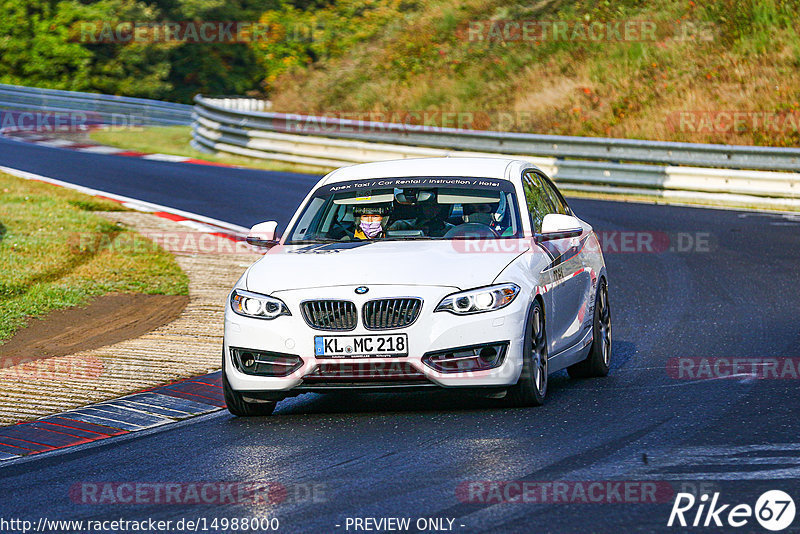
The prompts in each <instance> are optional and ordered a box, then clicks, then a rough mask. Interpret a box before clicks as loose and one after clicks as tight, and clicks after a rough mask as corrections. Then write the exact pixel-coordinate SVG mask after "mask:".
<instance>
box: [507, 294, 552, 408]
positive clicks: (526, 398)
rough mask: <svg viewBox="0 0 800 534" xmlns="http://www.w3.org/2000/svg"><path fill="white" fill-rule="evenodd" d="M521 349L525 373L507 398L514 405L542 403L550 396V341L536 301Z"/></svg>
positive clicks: (510, 390) (509, 391) (540, 306)
mask: <svg viewBox="0 0 800 534" xmlns="http://www.w3.org/2000/svg"><path fill="white" fill-rule="evenodd" d="M528 317H529V320H528V324H527V325H526V328H525V337H524V344H523V349H522V373H521V374H520V377H519V380H518V381H517V383H516V384H515V385H514V386H512V387H511V388H510V389H509V390H508V392H507V394H506V399H507V400H508V402H509V403H510V404H511V405H512V406H541V405H542V404H544V398H545V396H546V395H547V373H548V371H547V343H546V338H545V332H544V311H543V310H542V305H541V304H540V303H539V302H538V301H537V302H535V303H534V305H533V307H532V308H531V312H530V314H529V316H528Z"/></svg>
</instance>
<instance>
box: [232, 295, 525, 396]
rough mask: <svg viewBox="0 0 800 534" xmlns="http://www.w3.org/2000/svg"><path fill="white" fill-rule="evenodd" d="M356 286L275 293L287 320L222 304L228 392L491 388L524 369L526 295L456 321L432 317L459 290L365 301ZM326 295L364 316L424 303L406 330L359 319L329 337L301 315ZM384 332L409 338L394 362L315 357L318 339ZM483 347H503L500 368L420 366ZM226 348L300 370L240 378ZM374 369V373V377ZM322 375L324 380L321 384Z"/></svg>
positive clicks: (515, 377)
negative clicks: (281, 360) (391, 304)
mask: <svg viewBox="0 0 800 534" xmlns="http://www.w3.org/2000/svg"><path fill="white" fill-rule="evenodd" d="M356 287H357V286H338V287H328V288H323V289H320V288H315V289H305V290H292V291H278V292H275V293H273V294H272V296H274V297H277V298H280V299H281V300H283V302H284V303H285V304H286V305H287V306H288V308H289V310H290V311H291V313H292V315H290V316H281V317H278V318H276V319H272V320H264V319H254V318H249V317H243V316H241V315H237V314H236V313H234V312H233V311H232V310H231V309H230V304H228V305H226V310H225V341H224V349H223V354H224V365H225V374H226V376H227V379H228V382H229V383H230V385H231V387H232V388H233V389H234V390H237V391H242V392H275V393H279V392H284V393H285V394H286V395H287V396H289V395H292V394H294V393H298V392H300V391H319V390H327V389H350V388H381V389H383V388H412V387H413V388H418V387H430V386H440V387H447V388H459V387H465V388H493V387H503V386H509V385H512V384H515V383H516V382H517V380H518V378H519V375H520V371H521V368H522V345H523V332H524V322H525V315H526V312H527V308H528V304H529V302H528V300H527V298H526V295H525V294H524V293H521V294H520V295H518V296H517V298H516V299H515V300H514V302H512V303H511V304H510V305H508V306H507V307H505V308H502V309H500V310H496V311H491V312H486V313H478V314H473V315H463V316H461V315H454V314H452V313H449V312H435V313H434V311H433V310H434V309H435V307H436V305H437V304H439V302H440V301H441V300H442V298H444V297H445V296H446V295H448V294H450V293H453V292H454V291H456V289H455V288H452V287H435V286H388V285H387V286H370V291H369V293H368V294H366V295H358V294H356V293H355V288H356ZM323 294H324V297H325V298H334V299H343V300H350V301H352V302H354V303H355V304H356V307H357V309H358V310H361V307H362V305H363V304H364V302H366V301H367V300H372V299H378V298H391V297H404V296H415V297H419V298H422V299H423V304H422V310H421V311H420V315H419V317H418V319H417V320H416V321H415V322H414V323H413V324H411V325H409V326H408V327H405V328H400V329H392V330H387V331H385V332H381V331H375V330H367V329H365V328H364V326H363V322H362V321H361V320H359V323H358V325H357V327H356V328H355V330H351V331H348V332H330V331H321V330H316V329H313V328H311V327H310V326H308V324H306V322H305V320H304V319H303V316H302V314H301V311H300V302H302V301H304V300H309V299H316V298H320V297H321V295H323ZM382 333H387V334H388V333H392V334H397V333H405V334H407V335H408V355H407V356H404V357H398V358H358V359H347V358H342V359H331V358H317V357H315V355H314V337H315V336H320V335H341V334H346V335H354V336H356V335H376V334H382ZM488 343H503V344H505V347H506V348H505V353H504V357H503V359H502V363H501V364H500V365H499V366H498V367H494V368H492V369H487V370H481V371H465V372H441V371H437V370H436V369H433V368H432V367H430V366H428V365H426V364H425V363H423V356H424V355H425V354H428V353H431V352H434V351H442V350H447V349H453V348H456V347H465V346H472V345H481V344H488ZM231 347H236V348H243V349H250V350H256V351H266V352H274V353H282V354H294V355H297V356H299V357H300V358H301V359H302V365H300V367H299V368H297V369H296V370H295V371H293V372H292V373H291V374H289V375H287V376H283V377H271V376H254V375H252V374H245V373H244V372H242V371H240V370H239V369H237V366H236V365H234V363H233V361H232V357H231ZM349 366H356V367H357V368H358V372H357V373H356V374H357V375H363V376H355V375H353V374H352V373H350V374H348V367H349ZM332 369H333V372H334V374H336V373H337V372H338V373H340V374H341V373H344V378H342V376H339V377H333V378H331V377H332V375H331V370H332ZM372 369H378V371H377V372H371V370H372ZM382 370H383V371H382ZM388 371H391V372H388ZM320 375H321V376H320ZM370 375H372V376H370ZM354 376H355V378H354ZM326 377H328V378H329V379H327V380H326ZM348 377H349V378H348ZM350 378H352V379H350ZM292 390H295V391H292Z"/></svg>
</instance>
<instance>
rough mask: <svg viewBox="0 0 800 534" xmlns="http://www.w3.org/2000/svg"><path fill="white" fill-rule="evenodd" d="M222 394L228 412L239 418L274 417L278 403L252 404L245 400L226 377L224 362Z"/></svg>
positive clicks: (223, 363)
mask: <svg viewBox="0 0 800 534" xmlns="http://www.w3.org/2000/svg"><path fill="white" fill-rule="evenodd" d="M222 393H223V394H224V395H225V404H226V405H227V406H228V411H229V412H231V413H232V414H233V415H236V416H238V417H254V416H259V415H272V412H273V411H274V410H275V406H276V405H277V404H278V403H277V402H276V401H260V402H251V401H247V400H245V399H244V397H243V396H242V394H241V393H239V392H238V391H236V390H234V389H233V388H231V385H230V383H229V382H228V377H227V376H225V362H224V361H223V362H222Z"/></svg>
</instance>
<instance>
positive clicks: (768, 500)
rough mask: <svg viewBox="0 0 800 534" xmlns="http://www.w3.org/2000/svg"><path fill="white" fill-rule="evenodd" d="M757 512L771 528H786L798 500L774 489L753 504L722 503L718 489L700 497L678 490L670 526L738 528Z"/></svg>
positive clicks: (792, 517) (765, 525)
mask: <svg viewBox="0 0 800 534" xmlns="http://www.w3.org/2000/svg"><path fill="white" fill-rule="evenodd" d="M753 516H755V518H756V521H758V523H759V524H760V525H761V526H762V527H764V528H765V529H767V530H772V531H776V532H777V531H780V530H784V529H785V528H787V527H789V525H791V524H792V521H794V516H795V506H794V500H793V499H792V498H791V497H790V496H789V494H788V493H786V492H783V491H781V490H770V491H767V492H765V493H764V494H763V495H761V497H759V498H758V500H757V501H756V505H755V507H752V506H750V505H749V504H737V505H731V504H722V503H721V502H720V494H719V493H714V495H713V496H712V497H711V498H710V499H709V496H708V494H703V495H701V496H700V498H699V499H697V498H696V497H695V496H694V495H692V494H691V493H678V495H677V496H676V497H675V502H674V503H673V505H672V512H670V514H669V521H667V526H668V527H671V526H673V525H675V526H681V527H687V526H692V527H722V526H731V527H734V528H738V527H743V526H745V525H747V524H748V523H749V522H750V521H751V520H752V518H753Z"/></svg>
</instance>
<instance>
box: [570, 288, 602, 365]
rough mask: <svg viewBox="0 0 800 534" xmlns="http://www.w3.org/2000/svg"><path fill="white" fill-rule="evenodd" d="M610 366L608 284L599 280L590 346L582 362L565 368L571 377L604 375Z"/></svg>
mask: <svg viewBox="0 0 800 534" xmlns="http://www.w3.org/2000/svg"><path fill="white" fill-rule="evenodd" d="M610 368H611V307H610V306H609V304H608V285H607V284H606V281H605V280H600V284H599V285H598V287H597V296H596V297H595V304H594V324H593V339H592V348H591V349H589V355H588V356H587V357H586V359H585V360H583V361H582V362H578V363H576V364H575V365H571V366H569V367H568V368H567V372H568V373H569V376H570V377H572V378H589V377H593V376H598V377H599V376H606V375H607V374H608V371H609V369H610Z"/></svg>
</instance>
